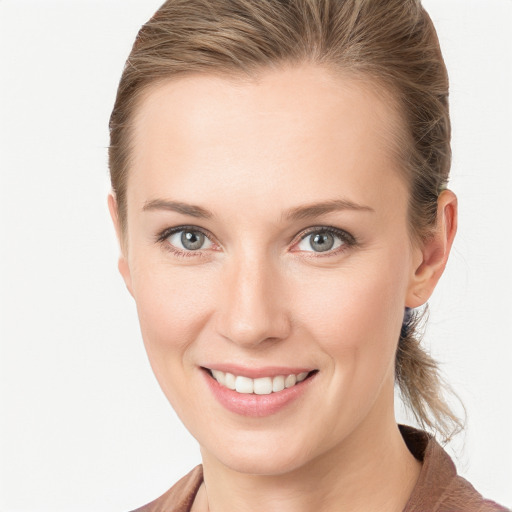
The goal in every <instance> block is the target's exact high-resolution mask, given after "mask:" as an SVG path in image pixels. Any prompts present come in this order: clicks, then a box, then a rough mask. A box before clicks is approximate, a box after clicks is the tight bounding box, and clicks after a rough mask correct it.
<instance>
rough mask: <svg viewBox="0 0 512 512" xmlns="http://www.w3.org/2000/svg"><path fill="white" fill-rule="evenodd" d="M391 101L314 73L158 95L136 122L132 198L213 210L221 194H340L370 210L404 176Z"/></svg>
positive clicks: (171, 87)
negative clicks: (367, 203) (198, 201)
mask: <svg viewBox="0 0 512 512" xmlns="http://www.w3.org/2000/svg"><path fill="white" fill-rule="evenodd" d="M386 99H387V96H386V95H385V94H378V93H377V92H376V89H375V87H374V86H372V84H368V83H366V82H364V81H363V80H361V79H357V78H355V77H342V76H341V77H340V76H337V75H335V74H334V73H332V72H329V71H327V70H325V69H323V68H320V67H318V66H313V65H303V66H296V67H288V68H283V69H279V70H272V71H265V72H263V73H261V74H260V75H258V76H257V77H256V78H254V79H252V80H245V79H244V80H242V79H228V78H225V77H221V76H213V75H206V74H197V75H191V76H187V77H184V78H180V79H176V80H170V81H167V82H163V83H160V84H157V85H154V86H152V87H151V88H150V89H149V90H148V91H147V92H146V94H145V95H144V97H143V98H142V100H141V102H140V104H139V107H138V110H137V112H136V116H135V119H134V132H133V144H132V167H131V170H130V178H129V182H128V197H129V198H130V196H131V197H132V199H133V200H135V201H138V202H140V201H143V200H147V199H153V198H154V196H155V195H156V196H158V197H161V195H162V193H163V194H173V195H174V194H183V196H184V199H188V198H189V197H190V196H191V195H193V194H198V193H202V194H204V198H205V199H207V200H212V201H214V200H215V198H216V197H220V196H222V194H221V192H222V191H223V190H224V191H225V192H226V193H227V194H228V193H231V192H236V193H237V195H239V196H244V195H245V199H247V194H249V195H250V194H252V195H253V196H257V195H258V194H259V195H267V196H268V195H269V194H270V191H271V190H278V191H281V192H283V191H286V193H287V197H288V198H294V199H296V200H299V199H301V200H302V202H303V201H304V200H306V199H310V200H311V201H314V200H317V199H322V198H317V197H315V196H316V195H319V194H320V195H322V194H323V195H324V196H325V193H326V190H330V189H332V188H334V187H337V188H339V187H340V186H341V187H344V188H346V189H348V190H351V192H352V193H353V194H355V195H359V196H361V197H360V198H359V199H361V200H366V197H365V196H368V195H371V194H370V192H371V191H370V190H368V185H369V183H372V184H373V185H372V187H373V188H374V189H375V190H374V192H375V193H382V192H383V191H382V188H381V185H382V183H380V182H381V181H382V180H383V179H387V178H389V177H390V173H394V174H395V175H397V174H398V173H396V170H397V168H398V162H397V160H396V158H395V157H394V155H395V152H394V151H393V148H394V143H395V140H396V132H397V130H398V129H397V127H398V126H399V124H400V123H399V120H398V115H397V114H396V112H395V110H394V109H393V108H392V107H391V106H390V102H389V101H387V100H386ZM340 179H341V180H342V181H341V182H340ZM333 193H334V192H333ZM270 195H271V194H270ZM305 196H308V197H307V198H306V197H305ZM179 199H181V198H179ZM323 199H324V198H323Z"/></svg>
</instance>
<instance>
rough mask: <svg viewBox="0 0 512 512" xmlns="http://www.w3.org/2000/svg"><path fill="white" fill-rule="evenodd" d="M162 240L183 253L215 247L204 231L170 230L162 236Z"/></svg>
mask: <svg viewBox="0 0 512 512" xmlns="http://www.w3.org/2000/svg"><path fill="white" fill-rule="evenodd" d="M160 240H161V241H166V242H167V243H169V244H170V245H171V246H172V247H173V248H175V249H177V250H178V251H182V252H185V251H186V252H189V251H190V252H193V251H200V250H206V249H210V248H211V247H212V245H213V243H212V241H211V240H210V239H209V238H208V237H207V236H206V235H205V234H204V233H203V232H202V231H199V230H198V229H192V228H175V229H173V230H171V231H169V230H168V231H166V232H164V233H163V234H162V235H161V237H160Z"/></svg>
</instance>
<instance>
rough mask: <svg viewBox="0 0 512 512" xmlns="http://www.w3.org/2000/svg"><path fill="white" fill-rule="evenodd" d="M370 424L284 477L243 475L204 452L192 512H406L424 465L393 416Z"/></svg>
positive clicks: (370, 421) (357, 429)
mask: <svg viewBox="0 0 512 512" xmlns="http://www.w3.org/2000/svg"><path fill="white" fill-rule="evenodd" d="M367 420H369V421H365V422H364V424H361V425H359V426H358V427H357V428H356V429H355V431H354V432H353V433H352V434H350V436H348V437H347V438H346V439H344V440H343V443H341V444H340V445H339V446H336V447H334V448H333V449H332V450H329V452H327V453H325V454H323V455H321V456H319V457H317V458H316V459H314V460H312V461H310V462H309V463H308V464H307V465H305V466H302V467H300V468H297V469H294V470H293V471H290V472H287V473H285V474H279V475H252V474H245V473H240V472H237V471H234V470H233V469H231V468H228V467H226V466H225V465H223V464H222V463H221V462H220V461H218V459H216V458H214V457H211V456H210V454H209V453H207V452H205V451H204V450H202V455H203V469H204V485H203V486H202V488H201V489H200V492H199V493H198V496H197V499H196V502H195V504H194V508H193V509H192V510H193V511H194V512H195V511H198V512H199V511H201V512H202V511H205V510H209V511H210V512H218V511H222V512H234V511H237V512H252V511H260V510H266V511H268V512H274V511H280V512H292V511H293V512H317V511H318V510H322V511H323V512H331V511H332V512H334V511H337V512H339V511H342V510H350V511H352V512H358V511H361V512H362V511H364V512H377V511H378V512H395V511H396V512H401V511H402V510H403V509H404V507H405V505H406V503H407V500H408V498H409V496H410V494H411V492H412V490H413V488H414V485H415V483H416V480H417V478H418V476H419V472H420V468H421V464H420V463H419V462H418V461H417V460H416V459H415V458H414V457H413V456H412V454H411V453H410V452H409V450H408V449H407V447H406V445H405V442H404V440H403V438H402V436H401V434H400V431H399V429H398V426H397V425H396V422H395V419H394V417H393V416H392V415H391V417H390V418H387V421H383V418H382V416H381V417H380V418H379V421H378V422H375V421H372V418H367Z"/></svg>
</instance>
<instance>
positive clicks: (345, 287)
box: [295, 250, 407, 389]
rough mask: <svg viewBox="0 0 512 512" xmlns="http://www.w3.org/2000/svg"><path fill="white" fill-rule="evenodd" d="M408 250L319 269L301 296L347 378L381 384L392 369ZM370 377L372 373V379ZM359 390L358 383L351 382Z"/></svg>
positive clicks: (305, 313) (336, 369)
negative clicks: (327, 270) (321, 270)
mask: <svg viewBox="0 0 512 512" xmlns="http://www.w3.org/2000/svg"><path fill="white" fill-rule="evenodd" d="M406 258H407V251H403V252H400V251H396V250H388V251H387V252H386V251H378V252H375V254H370V255H363V256H362V257H361V258H360V259H359V260H357V261H356V258H354V262H353V263H351V264H350V265H346V266H345V267H343V266H341V267H340V268H338V269H333V270H332V272H331V273H330V274H329V275H328V274H327V273H321V272H319V273H318V275H317V276H316V279H315V280H313V281H311V282H313V283H314V286H311V282H310V283H309V285H308V284H307V283H302V284H301V287H302V288H303V289H304V290H306V289H307V290H308V292H307V293H305V292H304V293H301V294H298V295H296V297H297V299H296V302H295V307H296V310H297V311H301V314H300V316H301V318H302V319H303V325H305V326H306V328H307V329H308V331H309V334H310V337H311V338H312V339H314V340H316V343H318V345H319V346H320V348H321V350H322V351H323V352H324V353H326V354H327V355H328V356H329V357H330V359H331V361H332V369H333V370H332V371H333V373H334V374H336V375H337V376H338V378H339V379H343V380H344V384H343V385H341V387H342V388H347V386H348V385H349V384H348V381H352V382H354V383H355V382H358V385H359V386H360V387H361V389H363V388H364V387H365V386H367V385H369V386H376V385H378V382H380V381H381V380H382V379H383V378H385V376H386V375H387V374H388V373H389V371H391V370H392V365H393V363H394V354H395V350H396V345H397V343H398V337H399V332H400V326H401V323H402V318H403V312H404V309H403V308H404V302H405V293H406V289H407V273H406V269H407V260H406ZM368 376H371V378H370V379H369V378H368ZM350 387H351V388H353V386H352V385H350Z"/></svg>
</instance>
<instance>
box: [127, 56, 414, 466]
mask: <svg viewBox="0 0 512 512" xmlns="http://www.w3.org/2000/svg"><path fill="white" fill-rule="evenodd" d="M396 124H397V120H396V116H395V113H394V112H393V111H392V110H391V109H390V107H389V106H388V105H387V104H386V103H385V102H384V101H383V100H381V99H380V98H379V97H378V96H377V95H376V94H375V93H373V92H372V91H371V89H370V88H368V87H365V86H364V85H363V84H361V83H360V82H356V81H355V80H353V79H348V78H345V79H343V78H340V77H335V76H334V75H331V74H329V73H328V72H327V71H326V70H323V69H320V68H318V67H308V66H302V67H294V68H289V69H283V70H280V71H272V72H270V71H269V72H267V73H263V74H261V75H260V76H259V77H258V79H257V80H255V81H253V82H248V81H236V80H227V79H225V78H219V77H214V76H207V75H195V76H190V77H187V78H182V79H179V80H177V81H173V82H168V83H164V84H159V85H158V86H154V87H153V88H152V89H151V90H150V91H149V93H148V94H147V95H146V96H145V98H144V100H143V101H142V103H141V105H140V107H139V110H138V113H137V116H136V119H135V124H134V127H135V133H134V145H133V165H132V167H131V169H130V173H131V174H130V177H129V181H128V188H127V205H128V216H127V232H126V248H125V253H124V255H123V257H122V258H121V260H120V269H121V272H122V274H123V276H124V278H125V280H126V283H127V286H128V288H129V290H130V292H131V293H132V295H133V297H134V298H135V301H136V304H137V309H138V314H139V319H140V324H141V330H142V335H143V339H144V343H145V346H146V349H147V353H148V356H149V360H150V362H151V365H152V368H153V370H154V372H155V375H156V377H157V379H158V381H159V383H160V385H161V387H162V389H163V391H164V393H165V394H166V396H167V398H168V399H169V401H170V402H171V404H172V406H173V407H174V409H175V410H176V412H177V413H178V415H179V416H180V417H181V419H182V421H183V423H184V424H185V426H186V427H187V428H188V429H189V431H190V432H191V433H192V435H194V436H195V437H196V439H197V440H198V441H199V443H200V445H201V447H202V451H203V455H205V456H207V457H210V459H211V460H215V461H217V462H218V463H220V464H223V465H225V466H228V467H230V468H233V469H235V470H238V471H243V472H253V473H259V474H282V473H284V472H286V471H291V470H293V469H297V468H300V467H303V466H305V465H307V464H308V462H311V461H312V460H314V459H317V458H318V457H322V456H323V455H324V454H326V453H330V452H332V451H335V450H343V449H345V448H346V447H347V446H348V445H349V444H350V440H351V439H353V438H354V436H355V435H356V434H357V433H358V432H362V431H363V430H364V431H365V432H367V434H368V433H371V432H372V429H375V426H376V425H377V426H378V425H379V422H381V424H382V422H385V421H388V420H390V418H393V381H394V353H395V349H396V344H397V341H398V336H399V332H400V326H401V323H402V318H403V312H404V307H405V306H408V305H409V306H411V305H412V306H415V305H417V304H413V303H412V302H414V301H413V299H412V298H411V297H412V296H413V290H412V288H413V284H414V279H415V277H414V276H415V274H416V273H417V268H418V265H419V263H420V260H421V257H422V256H421V251H419V249H417V248H415V247H414V246H413V245H412V243H411V240H410V236H409V233H408V228H407V201H408V191H407V186H406V184H405V183H404V180H403V178H402V177H401V175H400V172H399V165H398V162H397V161H396V158H395V157H394V152H393V151H392V150H391V146H392V143H391V141H392V136H393V133H392V132H393V126H396ZM233 387H234V388H235V389H234V390H233V389H230V388H233ZM391 421H393V420H392V419H391Z"/></svg>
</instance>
